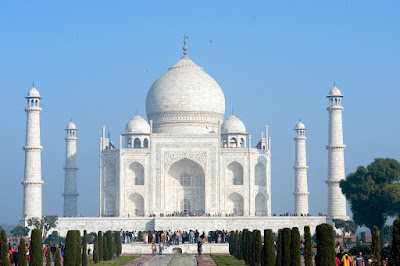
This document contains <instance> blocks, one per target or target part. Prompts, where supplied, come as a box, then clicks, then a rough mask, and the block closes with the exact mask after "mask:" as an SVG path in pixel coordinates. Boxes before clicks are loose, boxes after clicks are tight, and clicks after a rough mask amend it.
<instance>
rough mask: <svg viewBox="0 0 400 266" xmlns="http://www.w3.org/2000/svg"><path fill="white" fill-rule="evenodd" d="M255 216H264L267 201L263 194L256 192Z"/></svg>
mask: <svg viewBox="0 0 400 266" xmlns="http://www.w3.org/2000/svg"><path fill="white" fill-rule="evenodd" d="M254 202H255V210H256V216H265V215H266V214H267V202H266V199H265V196H264V194H262V193H260V192H259V193H258V194H257V196H256V199H255V201H254Z"/></svg>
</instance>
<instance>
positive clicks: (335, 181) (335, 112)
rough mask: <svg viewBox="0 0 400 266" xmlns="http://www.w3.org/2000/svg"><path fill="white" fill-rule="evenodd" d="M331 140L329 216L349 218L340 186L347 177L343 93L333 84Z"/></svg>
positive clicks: (330, 105) (329, 97)
mask: <svg viewBox="0 0 400 266" xmlns="http://www.w3.org/2000/svg"><path fill="white" fill-rule="evenodd" d="M327 97H328V99H329V107H328V108H327V110H328V112H329V140H328V145H327V146H326V149H327V150H328V180H326V183H327V184H328V218H330V219H344V220H346V219H349V217H348V216H347V215H346V198H345V196H344V195H343V193H342V190H341V189H340V187H339V182H340V180H343V179H344V178H345V172H344V149H345V148H346V145H343V128H342V111H343V107H342V98H343V96H342V94H341V93H340V90H339V89H338V88H337V87H336V86H333V88H332V89H331V90H330V92H329V95H328V96H327Z"/></svg>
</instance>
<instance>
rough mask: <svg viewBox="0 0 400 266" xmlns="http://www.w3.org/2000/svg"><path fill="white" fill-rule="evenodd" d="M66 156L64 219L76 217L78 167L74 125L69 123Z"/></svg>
mask: <svg viewBox="0 0 400 266" xmlns="http://www.w3.org/2000/svg"><path fill="white" fill-rule="evenodd" d="M65 130H66V131H67V137H66V138H65V141H66V156H65V166H64V170H65V183H64V193H63V196H64V217H76V216H78V196H79V194H78V185H77V174H78V165H77V163H76V141H77V140H78V138H77V137H76V130H77V129H76V125H75V124H74V122H72V121H71V122H69V124H68V125H67V128H66V129H65Z"/></svg>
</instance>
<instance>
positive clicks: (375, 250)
mask: <svg viewBox="0 0 400 266" xmlns="http://www.w3.org/2000/svg"><path fill="white" fill-rule="evenodd" d="M379 242H380V239H379V231H378V227H377V226H374V228H373V230H372V250H371V251H372V254H371V255H374V260H375V261H376V262H375V264H374V266H381V254H380V252H381V245H380V243H379Z"/></svg>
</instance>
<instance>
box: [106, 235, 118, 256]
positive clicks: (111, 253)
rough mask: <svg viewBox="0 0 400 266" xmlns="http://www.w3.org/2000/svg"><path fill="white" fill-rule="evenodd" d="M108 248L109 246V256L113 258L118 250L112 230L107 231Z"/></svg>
mask: <svg viewBox="0 0 400 266" xmlns="http://www.w3.org/2000/svg"><path fill="white" fill-rule="evenodd" d="M107 248H108V255H107V258H108V259H109V260H111V259H112V258H113V257H114V254H115V250H116V247H115V242H114V239H113V235H112V232H111V231H107Z"/></svg>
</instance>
